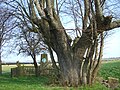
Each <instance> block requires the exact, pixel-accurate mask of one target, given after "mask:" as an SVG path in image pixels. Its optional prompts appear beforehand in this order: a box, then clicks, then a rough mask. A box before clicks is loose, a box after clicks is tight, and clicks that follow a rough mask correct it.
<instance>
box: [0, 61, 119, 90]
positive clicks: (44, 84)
mask: <svg viewBox="0 0 120 90" xmlns="http://www.w3.org/2000/svg"><path fill="white" fill-rule="evenodd" d="M12 67H14V66H12ZM3 71H4V74H3V75H1V76H0V90H110V89H107V88H106V87H105V86H103V85H101V84H99V83H96V84H94V85H93V86H91V87H79V88H68V87H60V86H54V85H52V84H49V82H50V79H49V77H48V76H47V77H45V76H41V77H34V76H31V77H14V78H12V77H11V76H10V73H9V72H10V66H4V68H3ZM6 71H7V72H8V73H5V72H6ZM99 76H102V77H103V78H105V79H107V77H109V76H112V77H116V78H119V79H120V61H119V62H113V63H103V64H102V66H101V69H100V71H99ZM119 90H120V89H119Z"/></svg>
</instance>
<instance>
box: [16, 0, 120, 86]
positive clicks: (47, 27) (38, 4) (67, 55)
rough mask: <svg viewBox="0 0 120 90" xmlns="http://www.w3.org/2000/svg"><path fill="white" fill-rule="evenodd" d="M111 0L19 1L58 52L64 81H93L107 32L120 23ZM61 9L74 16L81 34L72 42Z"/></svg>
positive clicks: (70, 82)
mask: <svg viewBox="0 0 120 90" xmlns="http://www.w3.org/2000/svg"><path fill="white" fill-rule="evenodd" d="M108 1H109V0H26V2H24V0H20V2H17V3H18V6H19V10H21V12H22V15H23V16H24V17H26V18H27V19H29V21H30V22H31V24H32V25H33V26H34V28H36V29H34V30H35V31H34V32H38V33H41V35H42V37H43V38H44V43H45V44H47V45H48V47H49V48H50V49H51V50H54V51H55V52H56V54H57V57H58V63H59V68H60V82H61V84H63V85H68V86H78V85H83V84H84V85H86V84H92V83H93V82H94V80H95V77H96V74H97V71H98V68H99V65H100V60H101V58H102V54H103V53H102V52H103V39H104V32H105V31H109V30H111V29H114V28H117V27H120V20H112V18H113V17H112V15H111V14H109V11H110V10H109V9H113V7H108V5H110V6H112V5H111V3H110V2H108ZM110 1H112V0H110ZM114 2H115V1H114ZM116 2H117V1H116ZM105 6H107V7H105ZM117 10H118V11H119V9H117ZM61 12H62V13H63V14H64V15H65V14H66V15H69V16H71V17H72V18H73V20H74V22H75V27H76V29H75V30H76V33H78V32H79V34H80V35H77V36H76V38H74V40H73V42H72V39H71V38H70V36H69V35H68V34H67V33H66V30H68V29H66V28H65V27H64V26H63V24H62V18H61V15H63V14H62V13H61ZM63 19H65V18H63ZM68 19H70V17H69V18H68ZM68 24H69V23H68ZM79 25H80V26H79ZM32 31H33V30H32Z"/></svg>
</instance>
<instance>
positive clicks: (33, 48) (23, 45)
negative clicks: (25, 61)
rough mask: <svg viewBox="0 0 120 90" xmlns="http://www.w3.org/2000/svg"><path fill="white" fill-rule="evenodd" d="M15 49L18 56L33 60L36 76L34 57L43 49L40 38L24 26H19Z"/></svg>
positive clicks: (36, 64) (36, 69)
mask: <svg viewBox="0 0 120 90" xmlns="http://www.w3.org/2000/svg"><path fill="white" fill-rule="evenodd" d="M17 41H18V43H17V47H18V49H19V54H21V53H22V54H25V55H27V56H30V57H31V58H32V59H33V63H34V67H35V75H36V76H38V74H39V71H38V63H37V60H36V56H37V55H39V54H40V52H41V48H43V47H44V48H45V45H43V42H42V38H40V37H38V33H34V32H30V31H29V29H28V28H27V27H25V25H22V26H20V32H19V34H18V37H17Z"/></svg>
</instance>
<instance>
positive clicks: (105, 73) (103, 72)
mask: <svg viewBox="0 0 120 90" xmlns="http://www.w3.org/2000/svg"><path fill="white" fill-rule="evenodd" d="M99 76H101V77H103V78H104V79H107V78H108V77H115V78H119V81H120V61H117V62H109V63H103V64H102V65H101V68H100V70H99Z"/></svg>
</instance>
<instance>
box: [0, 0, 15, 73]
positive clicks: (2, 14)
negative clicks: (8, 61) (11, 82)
mask: <svg viewBox="0 0 120 90" xmlns="http://www.w3.org/2000/svg"><path fill="white" fill-rule="evenodd" d="M3 2H4V0H0V74H1V73H2V52H3V46H5V45H6V44H7V43H8V41H9V40H10V39H11V38H13V35H12V34H13V32H12V29H13V28H14V27H15V25H14V23H13V22H12V19H13V16H12V15H11V13H10V11H9V9H8V8H6V7H4V4H3Z"/></svg>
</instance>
